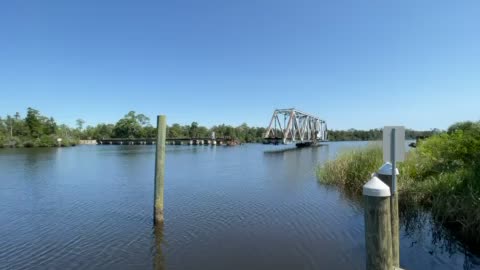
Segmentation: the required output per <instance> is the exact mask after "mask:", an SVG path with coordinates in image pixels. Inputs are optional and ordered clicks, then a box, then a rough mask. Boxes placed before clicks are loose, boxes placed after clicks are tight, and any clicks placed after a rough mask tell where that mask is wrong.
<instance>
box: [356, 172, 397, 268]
mask: <svg viewBox="0 0 480 270" xmlns="http://www.w3.org/2000/svg"><path fill="white" fill-rule="evenodd" d="M363 197H364V201H365V245H366V251H367V260H366V267H367V268H366V269H367V270H393V269H394V268H393V261H392V235H391V232H390V230H391V225H390V188H389V187H388V186H387V185H386V184H385V183H383V182H382V181H381V180H380V179H378V178H377V177H376V176H374V177H373V178H372V179H371V180H370V181H368V183H366V184H365V185H364V186H363Z"/></svg>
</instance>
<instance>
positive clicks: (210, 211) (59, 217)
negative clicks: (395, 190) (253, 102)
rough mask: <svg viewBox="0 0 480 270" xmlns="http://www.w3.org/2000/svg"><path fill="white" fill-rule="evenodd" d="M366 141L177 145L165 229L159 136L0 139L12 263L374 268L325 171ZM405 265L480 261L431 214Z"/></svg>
mask: <svg viewBox="0 0 480 270" xmlns="http://www.w3.org/2000/svg"><path fill="white" fill-rule="evenodd" d="M362 145H366V143H365V142H337V143H328V144H327V145H326V146H322V147H315V148H303V149H299V150H292V151H283V152H269V153H265V151H267V150H274V149H279V147H281V146H277V147H276V146H271V145H242V146H238V147H220V146H217V147H212V146H168V147H167V163H166V176H165V207H166V208H165V226H164V227H163V228H157V229H154V227H153V223H152V211H153V209H152V200H153V167H154V147H153V146H150V145H147V146H89V145H85V146H77V147H72V148H53V149H48V148H38V149H0V269H71V268H77V269H242V270H243V269H276V270H279V269H364V265H365V262H364V257H365V254H364V252H365V251H364V234H363V209H362V207H361V204H360V203H359V201H357V200H356V199H352V198H349V197H348V196H346V195H344V194H342V193H341V192H339V191H337V190H335V189H333V188H327V187H325V186H323V185H320V184H318V182H317V180H316V177H315V167H316V165H317V164H319V163H322V162H324V161H325V160H327V159H330V158H333V157H335V155H336V154H338V152H339V151H340V150H341V149H346V148H349V147H355V146H362ZM401 265H402V266H404V267H405V268H407V269H409V270H413V269H422V270H425V269H480V259H479V257H477V256H475V255H472V254H471V252H470V251H469V250H468V249H465V248H463V247H462V245H461V243H458V242H456V241H455V239H454V238H452V237H451V235H450V234H449V233H448V231H446V230H444V229H443V228H442V227H441V226H436V225H435V224H432V223H431V221H430V220H429V218H428V213H427V214H425V216H424V217H423V218H417V219H415V220H409V221H408V223H405V222H404V223H403V225H402V231H401Z"/></svg>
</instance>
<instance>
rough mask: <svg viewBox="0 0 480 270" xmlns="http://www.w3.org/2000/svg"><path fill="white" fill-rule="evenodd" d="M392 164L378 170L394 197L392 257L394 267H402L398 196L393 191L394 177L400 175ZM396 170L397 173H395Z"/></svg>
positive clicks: (391, 199) (391, 206)
mask: <svg viewBox="0 0 480 270" xmlns="http://www.w3.org/2000/svg"><path fill="white" fill-rule="evenodd" d="M393 168H394V167H393V166H392V164H390V162H386V163H385V164H383V165H382V167H380V169H379V170H378V173H377V175H378V178H380V180H382V181H383V182H384V183H385V184H387V186H388V187H389V188H390V192H391V194H392V196H390V212H391V221H390V222H391V225H392V256H393V265H394V266H396V267H400V233H399V223H400V222H399V217H398V194H397V192H394V190H393V177H395V176H397V175H398V169H397V168H394V169H393ZM393 170H395V173H393Z"/></svg>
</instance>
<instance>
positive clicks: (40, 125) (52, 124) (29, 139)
mask: <svg viewBox="0 0 480 270" xmlns="http://www.w3.org/2000/svg"><path fill="white" fill-rule="evenodd" d="M85 123H86V122H85V120H83V119H77V120H76V127H69V126H67V125H65V124H60V125H59V124H57V122H56V121H55V119H54V118H53V117H48V116H44V115H42V114H41V113H40V112H39V111H38V110H36V109H33V108H28V109H27V112H26V115H25V117H22V115H21V114H20V113H19V112H17V113H15V114H13V115H7V116H5V117H3V118H2V117H0V147H50V146H59V145H60V146H70V145H75V144H77V143H78V141H79V140H97V139H109V138H154V137H155V136H156V128H155V127H154V126H152V124H151V123H150V118H148V117H147V116H145V115H144V114H138V113H136V112H135V111H130V112H128V113H127V114H126V115H125V116H124V117H123V118H121V119H119V120H118V121H117V122H116V123H114V124H112V123H100V124H97V125H95V126H92V125H87V126H85ZM265 130H266V129H265V128H263V127H250V126H248V125H247V124H245V123H244V124H241V125H239V126H231V125H225V124H221V125H215V126H212V127H210V128H208V127H205V126H201V125H199V124H198V123H197V122H192V123H191V124H190V125H180V124H172V125H169V126H167V137H168V138H172V139H175V138H209V137H211V135H212V132H215V136H216V137H223V138H230V139H234V140H238V141H240V142H246V143H251V142H261V141H262V140H263V135H264V133H265ZM438 132H440V131H439V130H433V131H415V130H411V129H407V130H406V134H405V137H406V138H407V139H415V138H416V137H417V136H429V135H431V134H432V133H438ZM59 138H60V139H61V141H60V142H59V141H58V139H59ZM381 138H382V130H381V129H371V130H356V129H349V130H331V131H329V132H328V139H329V140H330V141H346V140H349V141H359V140H363V141H364V140H381Z"/></svg>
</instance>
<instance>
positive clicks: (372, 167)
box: [317, 122, 480, 244]
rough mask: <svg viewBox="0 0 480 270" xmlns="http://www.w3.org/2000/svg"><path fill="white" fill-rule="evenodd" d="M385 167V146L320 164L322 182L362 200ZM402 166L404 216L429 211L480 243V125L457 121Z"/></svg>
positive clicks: (411, 153) (425, 142)
mask: <svg viewBox="0 0 480 270" xmlns="http://www.w3.org/2000/svg"><path fill="white" fill-rule="evenodd" d="M382 163H383V154H382V148H381V145H380V144H371V145H369V146H367V147H365V148H359V149H354V150H350V151H347V152H343V153H341V154H340V155H339V156H338V157H337V158H336V159H335V160H331V161H328V162H326V163H325V164H323V165H320V166H318V167H317V178H318V181H319V182H320V183H323V184H326V185H332V186H336V187H338V188H339V189H340V190H343V191H345V192H347V193H350V194H354V195H359V196H360V195H361V194H362V187H363V185H364V184H365V183H366V182H367V181H368V179H369V178H370V177H371V174H372V173H374V172H376V171H377V170H378V169H379V167H380V166H381V165H382ZM397 166H398V168H399V171H400V175H399V178H398V192H399V198H400V199H399V203H400V204H399V207H400V211H401V212H402V211H403V212H408V211H412V210H413V209H425V210H429V211H430V212H431V214H432V217H433V218H434V219H435V221H438V222H440V223H441V224H443V225H446V226H448V227H449V228H452V229H453V230H454V231H455V233H456V234H457V235H458V236H460V237H461V238H462V239H465V240H466V241H467V242H469V243H473V244H479V243H480V234H478V228H480V211H479V210H478V209H480V122H460V123H456V124H454V125H452V126H450V127H449V128H448V130H447V131H445V132H441V133H438V134H434V135H432V136H431V137H429V138H427V139H425V140H422V141H420V142H419V143H418V145H417V148H416V149H412V150H411V151H409V152H408V153H407V155H406V159H405V161H404V162H402V163H399V164H398V165H397Z"/></svg>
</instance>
